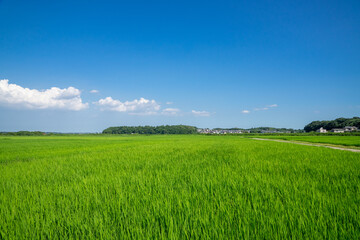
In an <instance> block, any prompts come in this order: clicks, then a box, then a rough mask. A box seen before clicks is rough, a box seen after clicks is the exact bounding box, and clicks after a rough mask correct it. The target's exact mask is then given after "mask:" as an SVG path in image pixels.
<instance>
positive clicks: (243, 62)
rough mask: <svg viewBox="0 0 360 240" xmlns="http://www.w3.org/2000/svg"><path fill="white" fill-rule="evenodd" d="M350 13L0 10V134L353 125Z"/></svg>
mask: <svg viewBox="0 0 360 240" xmlns="http://www.w3.org/2000/svg"><path fill="white" fill-rule="evenodd" d="M359 12H360V2H359V1H331V0H330V1H276V2H275V1H56V2H55V1H36V0H34V1H16V0H15V1H14V0H13V1H10V0H2V1H1V0H0V16H1V21H0V80H2V81H1V82H0V131H18V130H41V131H61V132H98V131H102V130H103V129H104V128H106V127H109V126H119V125H162V124H188V125H194V126H197V127H210V128H213V127H242V128H250V127H256V126H274V127H291V128H303V127H304V125H305V124H307V123H309V122H311V121H313V120H326V119H334V118H337V117H353V116H359V115H360V94H359V89H360V14H359ZM92 90H96V91H94V92H95V93H94V92H93V93H91V92H90V91H92Z"/></svg>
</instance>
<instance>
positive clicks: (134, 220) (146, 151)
mask: <svg viewBox="0 0 360 240" xmlns="http://www.w3.org/2000/svg"><path fill="white" fill-rule="evenodd" d="M309 138H311V137H309ZM315 138H317V137H314V139H315ZM332 139H333V140H335V141H336V142H342V144H343V143H345V142H348V141H353V140H349V139H350V138H348V137H340V136H339V137H337V138H332ZM314 141H317V140H314ZM0 239H360V153H354V152H347V151H340V150H334V149H328V148H319V147H313V146H303V145H297V144H289V143H281V142H271V141H257V140H253V139H250V138H242V137H239V136H202V135H161V136H160V135H156V136H139V135H137V136H135V135H133V136H103V135H100V136H85V135H84V136H43V137H2V138H0Z"/></svg>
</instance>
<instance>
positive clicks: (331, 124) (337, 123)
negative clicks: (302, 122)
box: [304, 117, 360, 132]
mask: <svg viewBox="0 0 360 240" xmlns="http://www.w3.org/2000/svg"><path fill="white" fill-rule="evenodd" d="M346 126H355V127H357V128H360V118H359V117H353V118H337V119H335V120H331V121H313V122H311V123H309V124H308V125H306V126H305V127H304V130H305V131H306V132H312V131H316V130H318V129H319V128H321V127H322V128H325V129H326V130H331V129H333V128H344V127H346Z"/></svg>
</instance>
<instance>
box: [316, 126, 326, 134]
mask: <svg viewBox="0 0 360 240" xmlns="http://www.w3.org/2000/svg"><path fill="white" fill-rule="evenodd" d="M316 131H317V132H319V133H326V132H327V130H326V129H325V128H323V127H321V128H319V129H318V130H316Z"/></svg>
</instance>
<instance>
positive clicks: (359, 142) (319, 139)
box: [258, 135, 360, 147]
mask: <svg viewBox="0 0 360 240" xmlns="http://www.w3.org/2000/svg"><path fill="white" fill-rule="evenodd" d="M258 137H261V138H270V139H282V140H288V141H301V142H311V143H324V144H333V145H343V146H355V147H360V136H336V135H332V136H291V135H289V136H266V135H265V136H261V135H260V136H258Z"/></svg>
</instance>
